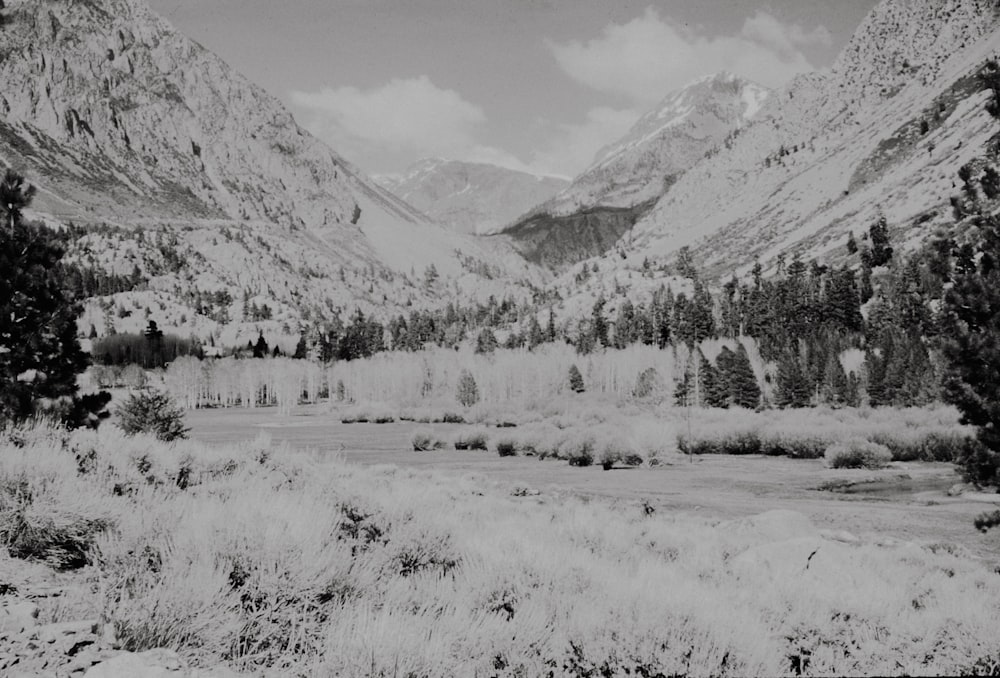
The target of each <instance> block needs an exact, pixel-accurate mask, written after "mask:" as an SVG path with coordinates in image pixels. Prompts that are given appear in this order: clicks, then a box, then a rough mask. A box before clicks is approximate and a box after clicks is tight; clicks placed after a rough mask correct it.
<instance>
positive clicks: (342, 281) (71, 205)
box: [0, 0, 525, 324]
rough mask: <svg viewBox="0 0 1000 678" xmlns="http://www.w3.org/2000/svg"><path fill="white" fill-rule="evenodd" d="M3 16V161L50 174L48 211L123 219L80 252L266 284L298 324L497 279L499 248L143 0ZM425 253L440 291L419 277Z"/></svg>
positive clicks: (27, 5) (14, 4) (171, 285)
mask: <svg viewBox="0 0 1000 678" xmlns="http://www.w3.org/2000/svg"><path fill="white" fill-rule="evenodd" d="M0 16H2V19H3V21H2V27H0V82H3V83H4V86H3V88H0V159H2V161H3V163H4V164H6V165H12V166H15V167H17V168H19V169H21V170H22V171H24V172H25V173H26V174H27V175H28V177H29V179H30V180H31V181H32V182H33V183H35V184H37V185H38V187H39V189H40V190H39V193H38V197H37V198H36V200H35V205H34V214H35V215H36V216H38V217H41V218H44V219H48V220H51V221H53V222H56V223H58V222H63V223H65V222H68V221H73V222H75V223H77V224H84V225H94V224H105V223H107V224H111V225H112V226H115V227H118V228H119V229H120V230H119V231H117V232H116V235H114V236H113V237H104V238H101V239H100V240H99V245H98V244H95V243H91V245H89V246H88V247H90V251H89V252H87V253H85V255H86V256H87V257H90V259H91V260H93V261H95V262H103V265H106V266H107V267H108V270H109V272H110V271H111V270H115V271H118V272H120V271H121V270H126V271H127V270H131V269H132V267H133V266H139V267H140V269H143V270H144V271H145V268H144V267H150V270H149V271H145V272H147V273H149V277H150V278H151V283H150V284H151V285H152V286H153V287H154V288H156V289H159V290H161V291H163V292H164V293H169V294H170V295H173V297H174V298H173V300H172V301H171V302H170V303H171V304H175V305H180V306H183V301H182V300H183V299H185V298H188V297H190V296H192V295H194V294H195V293H196V292H198V291H210V290H213V291H227V292H229V293H230V294H231V296H232V297H233V298H235V299H239V298H241V297H244V296H246V295H247V294H249V295H251V296H254V297H257V296H259V297H260V303H264V301H263V300H264V299H268V300H269V302H268V303H269V305H270V306H272V307H275V308H280V309H283V310H282V314H281V319H282V320H283V321H285V322H286V324H287V323H292V324H295V323H297V322H298V321H300V320H301V319H302V318H303V314H307V313H309V312H310V309H312V310H316V309H325V312H326V313H328V314H329V313H331V312H333V310H334V309H343V308H353V306H355V305H357V306H360V307H362V308H366V309H369V310H379V309H381V308H382V307H387V308H391V307H392V306H394V305H397V304H398V305H403V304H407V303H420V302H421V300H425V299H426V300H427V301H430V300H431V299H434V298H436V297H438V296H440V294H441V293H442V292H443V291H445V290H447V291H448V292H449V293H452V292H454V291H455V287H454V286H453V285H452V284H451V282H450V281H451V280H454V282H455V285H457V286H458V287H460V288H463V289H469V290H472V289H477V290H478V289H479V288H480V287H482V288H483V289H484V291H485V290H487V289H488V288H490V287H491V286H492V287H493V288H494V289H493V290H492V293H498V294H499V293H500V290H499V289H497V286H498V285H500V284H501V283H499V282H491V281H483V280H482V276H479V275H477V274H476V273H474V271H476V270H479V269H480V268H481V266H480V264H479V263H477V262H485V261H489V262H490V264H491V265H492V266H493V267H494V268H499V267H502V266H503V265H504V259H503V257H502V256H501V257H497V256H496V253H490V254H487V253H486V252H485V251H484V250H482V249H480V248H479V247H478V246H477V245H476V244H475V243H474V242H472V241H471V240H470V239H467V238H464V237H463V236H461V235H459V234H455V233H453V232H450V231H448V230H446V229H444V228H441V227H440V226H439V225H437V224H435V223H433V222H431V221H430V220H429V219H428V218H427V217H426V216H424V215H423V214H421V213H420V212H419V211H418V210H416V209H414V208H413V207H411V206H410V205H408V204H407V203H405V202H404V201H402V200H400V199H398V198H397V197H395V196H393V195H392V194H391V193H389V192H388V191H386V190H384V189H383V188H381V187H380V186H378V185H376V184H375V183H373V182H372V181H371V180H370V179H369V178H368V177H366V176H364V175H363V174H362V173H360V172H359V171H358V170H356V169H355V168H354V167H353V166H351V164H350V163H348V162H347V161H346V160H344V159H343V158H341V157H340V156H339V155H338V154H337V153H336V152H334V151H333V150H331V149H330V148H328V147H327V146H325V145H324V144H323V143H322V142H320V141H319V140H317V139H315V138H314V137H312V136H311V135H310V134H308V133H307V132H305V131H304V130H303V129H302V128H300V127H299V126H298V125H297V124H296V122H295V120H294V119H293V118H292V116H291V114H290V113H289V112H288V111H287V110H286V109H285V108H284V106H283V105H282V104H281V103H280V102H279V101H278V100H277V99H275V98H274V97H272V96H270V95H269V94H267V93H266V92H264V91H263V90H262V89H261V88H259V87H257V86H255V85H254V84H253V83H251V82H249V81H248V80H247V79H246V78H244V77H243V76H241V75H240V74H239V73H237V72H235V71H234V70H233V69H231V68H230V67H229V66H228V65H227V64H225V63H224V62H223V61H222V60H221V59H219V58H218V57H217V56H215V55H214V54H212V53H211V52H209V51H208V50H206V49H204V48H202V47H201V46H200V45H198V44H196V43H194V42H193V41H191V40H189V39H187V38H186V37H184V36H183V35H181V34H179V33H177V32H176V31H175V30H174V29H173V28H172V27H171V26H170V24H169V23H167V22H166V21H165V20H163V19H162V18H160V17H158V16H157V15H155V14H154V13H153V12H152V11H151V10H150V9H149V8H148V7H147V6H146V5H145V4H144V3H143V2H142V1H141V0H66V1H61V2H51V1H49V0H8V1H7V2H6V6H5V7H4V8H3V9H0ZM136 228H139V229H146V230H149V231H150V232H151V233H153V234H155V236H156V237H158V238H162V239H163V241H164V242H169V243H170V246H171V247H173V248H174V249H176V250H177V251H178V252H189V253H190V252H197V253H198V256H197V257H195V256H194V255H191V256H189V257H188V260H187V261H186V262H185V263H184V266H183V267H182V270H166V271H164V270H162V267H160V266H158V265H157V264H156V262H155V261H154V259H155V257H153V256H152V255H151V253H150V252H148V251H138V250H135V249H133V248H129V247H128V243H129V240H130V239H132V238H134V236H135V232H136V231H135V229H136ZM129 234H131V235H129ZM237 235H238V237H237ZM102 248H103V249H102ZM506 261H507V262H509V263H510V264H511V265H512V266H514V267H515V268H516V269H517V270H518V274H520V273H524V272H525V271H524V265H523V262H518V260H517V259H516V257H513V256H511V257H509V258H508V259H507V260H506ZM431 265H434V267H435V268H436V269H437V271H438V273H439V274H440V275H441V276H442V277H443V279H444V280H447V281H449V282H448V284H447V285H444V284H442V288H441V289H439V290H426V289H424V288H423V287H422V286H421V285H420V284H419V281H420V280H421V275H422V273H423V271H424V270H425V268H426V267H428V266H431ZM493 277H494V278H499V276H497V275H496V274H495V272H494V275H493ZM481 283H482V284H481ZM174 315H176V316H178V317H180V316H182V315H190V314H184V313H181V312H178V313H175V314H174ZM112 320H114V319H112ZM115 322H117V321H115Z"/></svg>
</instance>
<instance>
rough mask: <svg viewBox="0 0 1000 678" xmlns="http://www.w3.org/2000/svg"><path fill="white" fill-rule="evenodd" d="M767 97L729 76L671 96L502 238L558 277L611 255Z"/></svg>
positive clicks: (694, 84)
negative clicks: (580, 264)
mask: <svg viewBox="0 0 1000 678" xmlns="http://www.w3.org/2000/svg"><path fill="white" fill-rule="evenodd" d="M768 96H769V92H768V90H766V89H764V88H762V87H760V86H759V85H755V84H754V83H751V82H748V81H746V80H743V79H741V78H738V77H736V76H734V75H731V74H729V73H719V74H716V75H713V76H710V77H707V78H702V79H700V80H696V81H695V82H692V83H691V84H689V85H687V86H685V87H683V88H681V89H679V90H677V91H675V92H671V93H670V94H668V95H667V96H666V97H665V98H664V99H663V101H661V102H660V104H659V105H658V106H656V107H655V108H654V109H652V110H650V111H649V112H647V113H646V114H645V115H643V116H642V117H641V118H640V119H639V120H638V121H637V122H636V123H635V125H633V127H632V129H630V130H629V132H628V133H627V134H626V135H625V136H624V137H622V138H621V139H619V140H618V141H616V142H615V143H613V144H611V145H609V146H607V147H605V148H603V149H601V150H600V151H599V152H598V154H597V157H596V158H595V161H594V163H593V164H592V165H591V166H590V167H588V168H587V169H586V170H584V171H583V173H581V174H580V175H579V176H578V177H576V178H575V179H574V180H573V182H572V183H571V184H570V185H569V186H567V187H566V188H565V189H563V190H562V191H560V192H559V193H558V194H557V195H555V196H554V197H553V198H552V199H550V200H548V201H546V202H544V203H542V204H540V205H538V206H536V207H534V208H533V209H531V210H530V211H529V212H528V213H526V214H525V215H524V216H523V217H522V218H521V219H519V220H518V221H516V222H515V223H513V224H512V225H511V226H510V227H509V228H507V229H506V230H505V231H504V233H505V234H506V235H508V236H510V237H511V238H512V239H513V241H514V243H515V245H516V247H517V248H518V249H519V251H520V252H521V253H522V254H523V255H524V256H525V257H526V258H527V259H528V260H529V261H532V262H534V263H538V264H542V265H545V266H547V267H550V268H554V269H560V268H564V267H565V266H566V265H570V264H573V263H575V262H578V261H581V260H582V259H586V258H589V257H592V256H595V255H600V254H603V253H605V252H607V251H608V250H609V249H610V248H611V246H612V245H613V244H614V242H615V241H617V240H618V239H619V238H620V237H622V236H623V235H624V234H625V233H627V232H628V231H629V230H631V228H632V226H633V225H634V224H635V223H636V222H637V221H638V220H639V219H641V218H642V217H643V216H644V215H645V214H646V212H647V211H648V210H649V208H650V207H651V205H652V204H653V203H654V202H655V201H656V199H657V198H658V197H659V196H660V195H662V194H663V193H664V191H666V190H668V189H669V188H670V186H671V185H672V184H673V183H674V182H675V181H677V179H678V177H680V176H681V175H682V174H683V173H684V171H685V170H686V169H687V168H688V167H690V166H692V165H693V164H695V163H696V162H698V161H699V160H701V159H702V158H703V157H704V156H705V154H706V153H711V152H713V151H714V149H715V148H716V147H718V146H719V145H720V144H725V145H726V146H727V147H728V146H729V145H730V144H731V142H732V138H733V136H734V135H735V134H736V133H737V132H738V130H739V129H740V128H741V127H742V126H743V125H745V124H746V123H747V122H748V121H749V120H751V119H753V117H754V116H755V115H756V114H757V112H758V111H759V110H760V109H761V106H762V105H763V104H764V102H765V101H767V99H768Z"/></svg>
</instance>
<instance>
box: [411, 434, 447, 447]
mask: <svg viewBox="0 0 1000 678" xmlns="http://www.w3.org/2000/svg"><path fill="white" fill-rule="evenodd" d="M411 442H412V443H413V451H414V452H429V451H430V450H440V449H441V448H442V447H444V441H443V440H441V439H440V438H438V437H437V435H436V434H435V433H434V431H432V430H430V429H420V430H419V431H416V432H414V434H413V438H412V439H411Z"/></svg>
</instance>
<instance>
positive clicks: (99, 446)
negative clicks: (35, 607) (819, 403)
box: [0, 410, 1000, 678]
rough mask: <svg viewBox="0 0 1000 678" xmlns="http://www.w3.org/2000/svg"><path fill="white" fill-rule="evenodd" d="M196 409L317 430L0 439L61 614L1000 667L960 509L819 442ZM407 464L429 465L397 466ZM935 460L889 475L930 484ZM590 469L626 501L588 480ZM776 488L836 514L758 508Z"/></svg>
mask: <svg viewBox="0 0 1000 678" xmlns="http://www.w3.org/2000/svg"><path fill="white" fill-rule="evenodd" d="M190 424H192V425H193V427H194V432H195V434H196V436H198V437H201V438H204V439H214V440H217V441H221V440H225V439H230V438H246V437H247V434H249V433H252V432H253V431H255V430H266V431H270V432H271V434H272V435H273V438H274V440H275V441H278V440H287V441H290V442H294V443H296V444H305V445H307V446H309V447H313V448H315V449H317V450H318V453H317V454H303V453H300V452H296V451H294V450H293V449H291V447H290V446H288V445H280V444H276V443H269V442H266V441H265V440H264V439H263V438H259V439H257V440H255V441H252V442H249V443H247V442H244V443H239V444H229V445H225V444H218V445H206V444H205V443H203V442H199V441H189V442H181V443H176V444H172V445H165V444H161V443H157V442H156V441H153V440H150V439H146V438H126V437H124V436H123V435H122V434H121V433H120V432H119V431H118V430H117V429H116V428H115V427H114V426H112V425H107V426H105V427H102V430H101V431H100V432H99V433H96V434H94V433H89V432H79V433H75V434H73V435H71V436H67V435H65V434H61V433H56V432H52V431H48V430H40V431H28V432H27V433H24V434H19V435H18V436H17V440H3V439H0V539H2V542H3V544H4V545H5V546H6V547H7V548H8V549H9V551H10V552H11V554H12V555H14V556H15V557H18V558H24V559H32V560H40V561H43V562H47V563H49V564H51V565H53V566H55V567H60V568H63V569H81V571H82V572H83V573H84V574H85V576H86V578H87V581H88V582H90V583H91V585H90V586H87V587H86V588H84V589H81V591H80V592H79V593H78V594H77V598H76V599H73V600H65V599H60V600H58V601H56V602H53V603H51V605H52V606H53V607H51V608H49V609H46V610H44V611H43V615H44V616H45V617H46V618H51V619H53V620H54V621H58V620H59V618H60V615H61V614H62V611H63V610H69V609H77V610H79V609H85V610H93V611H94V613H95V615H99V617H100V619H101V621H102V623H103V624H106V625H111V626H112V627H113V628H114V630H115V635H116V637H117V638H118V639H119V641H120V642H121V643H122V644H123V646H124V647H125V649H131V650H143V649H146V648H151V647H170V648H175V649H177V650H179V651H180V652H181V653H182V654H183V655H184V656H185V657H186V658H188V659H189V660H190V661H191V662H193V663H195V664H199V665H208V666H212V665H215V664H217V663H218V662H220V661H221V662H225V663H227V664H229V665H231V666H233V667H234V668H236V669H239V670H244V671H248V672H258V673H263V674H264V675H294V676H330V675H342V676H381V677H385V678H388V677H390V676H391V677H396V676H400V677H402V676H411V677H414V678H418V677H427V678H439V677H440V678H444V677H446V676H511V677H514V676H525V677H527V676H552V677H553V678H556V677H567V678H568V677H570V676H572V677H579V676H595V677H596V676H621V675H633V676H666V675H678V676H684V675H689V676H708V675H717V676H745V675H755V676H757V675H760V676H772V675H831V674H832V675H938V674H956V673H968V672H988V671H991V670H996V667H997V665H998V662H1000V639H998V636H997V633H996V631H997V629H998V628H1000V576H998V574H997V572H996V571H994V570H993V569H992V567H989V566H984V564H983V563H982V562H980V561H978V560H977V559H976V558H974V557H973V554H971V553H970V552H969V549H967V548H964V547H963V546H961V545H960V544H956V543H954V542H949V543H942V541H941V540H940V539H938V538H937V537H938V536H939V535H936V534H934V533H935V532H936V530H937V528H936V527H934V525H937V524H938V523H935V521H934V520H931V518H930V516H936V517H937V518H936V519H937V520H940V521H941V522H940V525H945V524H947V523H948V520H947V519H946V518H947V517H948V516H953V517H955V516H958V515H959V514H960V513H961V509H959V508H958V507H960V506H961V505H960V504H957V503H956V504H941V505H938V506H928V505H927V502H925V501H923V500H920V499H916V497H919V496H920V492H919V491H918V492H917V493H916V494H915V495H914V500H913V501H909V502H908V503H907V502H902V503H900V499H899V497H898V496H896V494H895V493H894V492H890V493H883V496H881V498H880V500H878V501H873V500H871V499H857V498H852V497H847V496H846V495H845V496H843V497H841V496H837V497H835V496H834V495H832V494H829V493H825V492H820V491H817V490H814V489H810V486H811V485H815V484H816V483H818V482H820V481H823V480H829V479H832V478H845V477H849V475H845V474H846V473H847V472H844V471H828V470H826V469H824V468H823V467H822V466H820V465H819V463H820V462H818V461H817V460H791V459H782V458H760V459H748V458H746V457H727V456H718V457H702V458H700V459H697V460H695V462H694V463H689V462H688V461H687V460H686V459H684V458H683V457H678V458H677V459H671V460H668V462H669V463H667V464H664V465H661V466H660V467H657V468H653V469H646V470H643V471H635V470H633V471H627V470H622V471H610V472H604V471H602V470H600V468H572V467H569V466H567V465H565V464H561V463H557V462H550V461H539V460H537V459H526V458H519V457H515V458H513V459H510V458H506V459H500V458H494V457H495V455H492V454H491V453H488V452H480V451H465V452H454V451H452V452H444V451H440V452H434V453H430V454H427V453H416V452H412V451H405V450H404V449H402V448H403V447H404V446H405V443H406V442H407V440H408V437H409V436H408V432H409V431H410V430H411V429H410V427H411V426H412V425H395V424H393V425H385V426H384V427H381V428H377V429H376V428H375V427H365V425H360V426H359V425H352V426H345V425H342V424H339V423H336V422H330V421H329V419H327V420H324V419H323V418H322V417H320V416H317V415H315V414H310V413H303V414H301V415H300V416H292V417H285V418H280V417H277V416H275V415H273V414H271V413H270V412H268V411H265V410H258V411H254V412H247V411H239V410H230V411H225V412H205V413H198V414H197V415H195V416H192V417H191V419H190ZM401 443H403V445H401ZM365 447H367V448H368V449H363V448H365ZM349 460H355V461H365V462H371V463H370V464H368V463H365V464H357V463H347V461H349ZM407 460H412V461H410V462H409V463H410V464H418V463H419V464H421V465H422V466H423V467H424V468H422V469H418V468H412V467H411V468H407V467H406V465H405V464H404V465H402V466H396V465H386V464H384V463H382V462H387V461H394V462H400V463H403V462H406V461H407ZM512 462H513V463H512ZM494 464H495V466H494ZM740 464H747V465H748V466H740ZM751 466H752V467H754V469H756V470H752V469H751ZM436 467H437V468H436ZM440 467H447V468H450V469H451V470H450V471H448V472H444V471H442V470H441V469H440ZM490 469H495V472H493V471H491V470H490ZM500 469H506V470H503V471H501V470H500ZM943 470H944V469H943V467H942V466H941V465H940V464H938V465H926V464H925V465H919V464H912V465H908V466H903V467H901V468H899V469H890V470H889V471H888V472H889V473H898V472H901V471H902V472H906V473H909V474H910V475H911V476H912V478H913V481H912V482H913V484H914V485H915V486H917V487H920V488H923V487H936V484H937V483H939V482H942V480H943V479H942V478H941V477H940V476H941V475H942V473H943ZM737 471H741V472H740V473H739V474H737V473H736V472H737ZM742 471H747V472H748V475H746V476H744V475H743V473H742ZM470 472H471V473H470ZM880 473H881V472H880ZM504 474H506V476H504ZM546 474H547V475H546ZM772 475H773V476H774V477H770V478H769V476H772ZM737 478H739V480H737ZM586 480H591V481H592V482H593V483H594V485H592V486H591V487H590V488H589V489H586V490H585V491H586V492H587V493H590V494H602V495H608V496H616V497H618V499H617V500H615V501H598V500H594V499H592V498H590V497H587V496H583V497H580V496H576V495H577V493H578V491H579V490H581V489H582V486H583V484H584V483H585V482H586ZM638 481H641V482H643V483H649V484H648V485H643V486H641V487H642V488H643V489H635V487H634V486H631V485H630V483H632V482H638ZM550 486H555V488H557V489H558V491H554V492H550V491H543V492H540V493H539V492H538V490H539V489H541V490H548V489H549V488H550ZM625 487H633V489H632V490H630V491H629V492H625V490H624V488H625ZM657 487H659V488H660V492H659V493H658V494H656V496H655V497H654V498H653V500H652V501H642V499H643V498H646V495H647V494H649V495H653V494H654V490H655V488H657ZM533 488H534V489H533ZM647 490H648V492H647ZM920 491H924V490H920ZM926 491H927V492H935V496H937V494H939V493H937V492H936V490H926ZM724 495H728V496H729V497H730V499H725V498H724ZM685 497H687V498H685ZM698 497H700V499H696V498H698ZM695 501H699V502H701V501H703V508H702V509H701V511H700V513H701V514H702V515H697V513H699V512H696V511H694V510H693V509H694V506H691V505H690V503H692V502H695ZM781 503H786V504H788V505H794V506H797V507H799V508H802V509H804V510H805V512H806V513H808V514H809V516H812V517H813V518H820V519H817V520H815V521H814V520H810V518H809V516H807V515H803V513H801V512H796V511H787V510H777V511H774V510H772V511H768V510H767V509H770V508H773V507H775V506H778V505H779V504H781ZM699 505H702V504H699ZM680 509H685V510H680ZM688 509H691V510H688ZM866 515H868V516H873V515H881V516H883V517H882V518H872V517H865V516H866ZM823 516H827V518H829V519H828V520H821V518H823ZM838 516H840V517H838ZM847 516H853V517H852V518H848V517H847ZM949 519H950V518H949ZM852 520H856V521H861V523H862V524H861V525H859V526H861V527H865V526H867V527H877V525H876V523H878V521H880V520H884V521H885V522H887V523H898V524H899V525H904V524H909V525H916V526H918V529H917V530H916V532H917V533H922V532H924V531H926V534H920V535H918V534H913V535H910V536H913V537H914V538H916V537H918V536H924V537H929V538H930V541H928V542H926V543H925V542H924V541H923V540H921V541H920V542H917V541H913V542H910V541H905V542H893V541H888V540H887V539H886V538H885V537H886V536H887V535H882V534H871V533H863V532H862V531H861V530H859V531H858V534H856V535H849V534H846V533H844V532H842V531H840V529H841V528H843V527H847V526H851V525H852V524H853V523H852V522H851V521H852ZM963 520H964V519H963ZM873 521H874V522H873ZM965 522H966V530H967V532H972V529H971V526H969V524H968V522H967V521H965ZM832 528H835V529H832ZM875 531H876V532H878V530H875ZM901 536H903V537H905V536H907V535H905V534H903V535H901ZM993 539H995V536H994V537H993ZM973 545H975V544H973Z"/></svg>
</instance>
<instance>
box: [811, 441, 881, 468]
mask: <svg viewBox="0 0 1000 678" xmlns="http://www.w3.org/2000/svg"><path fill="white" fill-rule="evenodd" d="M823 457H824V458H825V459H826V463H827V465H829V466H830V468H867V469H880V468H885V467H886V466H887V465H888V464H889V462H890V461H892V452H890V451H889V448H887V447H886V446H885V445H879V444H878V443H871V442H868V441H867V440H860V439H857V438H853V439H851V440H847V441H844V442H842V443H834V444H833V445H830V446H829V447H828V448H826V452H824V454H823Z"/></svg>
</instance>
